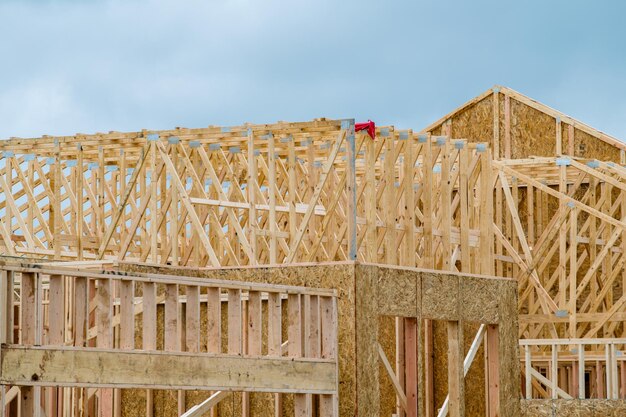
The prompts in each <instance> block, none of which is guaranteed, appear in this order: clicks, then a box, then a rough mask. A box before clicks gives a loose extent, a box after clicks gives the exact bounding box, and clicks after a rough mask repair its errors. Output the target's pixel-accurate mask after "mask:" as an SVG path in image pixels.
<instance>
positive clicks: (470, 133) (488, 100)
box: [425, 88, 620, 163]
mask: <svg viewBox="0 0 626 417" xmlns="http://www.w3.org/2000/svg"><path fill="white" fill-rule="evenodd" d="M497 90H498V91H499V93H498V113H499V114H498V116H499V117H498V125H499V131H498V133H499V135H498V136H499V141H498V146H499V149H500V155H499V156H500V158H505V157H506V155H505V149H506V140H507V139H506V138H507V130H506V114H505V105H504V96H505V94H506V95H510V99H509V100H510V110H509V111H510V113H509V132H508V137H509V140H510V150H511V155H510V158H514V159H516V158H528V157H530V156H555V155H556V151H557V139H556V137H557V131H556V129H557V128H556V117H557V115H560V116H558V117H560V118H561V119H562V120H561V130H562V153H564V154H565V153H568V144H569V132H568V129H569V126H570V125H571V124H573V125H574V156H578V157H582V158H588V159H598V160H602V161H612V162H616V163H619V162H620V149H619V148H618V147H617V146H615V145H613V144H612V143H607V142H606V141H605V140H603V138H602V137H604V136H607V135H604V134H602V133H601V132H598V131H595V129H593V128H588V129H587V131H584V130H583V129H582V128H581V126H582V123H579V122H578V121H576V120H573V119H571V118H570V117H568V116H566V115H564V114H561V113H559V112H557V111H555V110H552V109H549V110H548V108H546V107H545V106H544V105H542V104H541V103H538V102H535V101H534V100H532V99H529V98H527V97H524V96H523V95H521V94H519V93H517V92H514V91H513V90H510V89H508V88H497ZM514 96H519V97H520V99H521V100H524V101H520V100H518V99H516V97H514ZM527 103H534V104H535V105H534V106H530V105H528V104H527ZM446 123H449V124H450V126H451V129H450V132H449V134H450V135H451V137H453V138H463V139H467V140H468V141H470V142H486V143H489V144H490V145H491V146H492V148H494V138H495V135H494V110H493V92H492V91H491V90H490V91H488V92H485V93H483V94H481V95H480V96H478V97H476V98H475V99H472V100H471V101H470V102H468V104H466V105H464V106H462V107H460V108H459V109H457V110H455V111H453V112H452V113H450V114H448V115H446V116H444V117H442V118H441V119H440V120H439V121H437V122H436V123H434V124H432V125H430V126H429V127H427V128H426V129H425V131H427V132H430V133H431V134H433V135H443V134H446V128H445V127H444V125H445V124H446ZM590 131H595V132H597V134H596V135H592V134H590V133H588V132H590ZM609 140H613V141H617V140H616V139H614V138H609ZM496 158H497V156H496Z"/></svg>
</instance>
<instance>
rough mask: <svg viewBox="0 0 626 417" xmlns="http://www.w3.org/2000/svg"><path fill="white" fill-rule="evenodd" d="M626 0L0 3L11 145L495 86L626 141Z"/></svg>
mask: <svg viewBox="0 0 626 417" xmlns="http://www.w3.org/2000/svg"><path fill="white" fill-rule="evenodd" d="M624 16H626V2H624V1H620V0H614V1H603V0H595V1H576V0H569V1H564V0H563V1H561V0H540V1H534V0H532V1H515V2H508V1H502V0H500V1H479V0H474V1H441V0H440V1H427V2H425V1H415V0H413V1H411V0H407V1H380V2H373V1H367V0H361V1H345V0H343V1H327V0H316V1H275V0H257V1H252V0H250V1H248V0H229V1H207V0H203V1H200V0H187V1H182V0H178V1H175V0H171V1H170V0H124V1H122V0H120V1H106V0H102V1H99V0H92V1H87V0H84V1H83V0H56V1H55V0H48V1H46V0H39V1H37V0H30V1H29V0H19V1H18V0H14V1H12V0H8V1H7V0H0V138H7V137H10V136H21V137H27V136H39V135H42V134H49V135H61V134H74V133H77V132H83V133H91V132H98V131H109V130H119V131H125V130H138V129H142V128H147V129H165V128H172V127H175V126H184V127H202V126H206V125H209V124H214V125H237V124H241V123H243V122H255V123H269V122H274V121H277V120H287V121H301V120H310V119H312V118H316V117H329V118H347V117H351V118H355V119H357V121H360V120H367V119H372V120H374V121H376V122H377V123H378V124H395V125H396V126H398V127H400V128H415V129H418V128H422V127H424V126H426V125H427V124H429V123H430V122H432V121H434V120H436V119H438V118H439V117H441V116H443V115H444V114H445V113H447V112H449V111H451V110H453V109H454V108H456V107H457V106H459V105H460V104H462V103H463V102H465V101H467V100H468V99H470V98H472V97H474V96H476V95H478V94H480V93H481V92H483V91H484V90H486V89H488V88H490V87H491V86H492V85H494V84H503V85H507V86H509V87H511V88H513V89H515V90H518V91H520V92H522V93H524V94H526V95H528V96H530V97H532V98H535V99H537V100H539V101H541V102H543V103H545V104H547V105H549V106H551V107H554V108H556V109H558V110H561V111H563V112H565V113H567V114H569V115H571V116H573V117H575V118H578V119H580V120H582V121H584V122H586V123H588V124H590V125H592V126H593V127H596V128H598V129H600V130H603V131H606V132H607V133H609V134H612V135H615V136H617V137H619V138H621V139H624V140H626V29H625V28H626V25H625V24H624Z"/></svg>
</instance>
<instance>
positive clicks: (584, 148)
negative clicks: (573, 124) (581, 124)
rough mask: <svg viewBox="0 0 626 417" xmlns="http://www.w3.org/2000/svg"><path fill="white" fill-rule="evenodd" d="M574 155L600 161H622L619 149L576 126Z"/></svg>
mask: <svg viewBox="0 0 626 417" xmlns="http://www.w3.org/2000/svg"><path fill="white" fill-rule="evenodd" d="M574 155H575V156H579V157H581V158H588V159H598V160H600V161H612V162H616V163H619V162H620V150H619V149H617V148H616V147H615V146H612V145H609V144H608V143H606V142H603V141H601V140H599V139H597V138H595V137H593V136H591V135H590V134H588V133H586V132H583V131H582V130H578V129H576V128H574Z"/></svg>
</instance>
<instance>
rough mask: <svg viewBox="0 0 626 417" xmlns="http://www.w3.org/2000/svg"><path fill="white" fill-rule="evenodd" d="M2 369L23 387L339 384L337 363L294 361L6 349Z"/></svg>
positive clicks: (301, 389)
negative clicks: (97, 364)
mask: <svg viewBox="0 0 626 417" xmlns="http://www.w3.org/2000/svg"><path fill="white" fill-rule="evenodd" d="M18 363H19V364H21V365H20V366H17V364H18ZM94 363H99V364H101V365H102V366H98V367H94V366H91V365H90V364H94ZM0 366H1V369H2V376H1V377H0V382H2V383H3V384H11V385H25V386H40V385H59V386H64V387H65V386H85V387H117V388H152V389H189V390H234V391H253V390H254V391H259V392H283V393H312V394H334V393H335V392H336V384H337V375H336V365H335V363H334V361H327V360H322V359H304V358H293V357H292V358H263V357H260V358H259V357H256V358H252V357H240V356H233V355H213V354H203V353H186V352H156V351H153V352H143V351H134V352H122V351H113V350H108V349H98V350H94V349H80V350H77V349H74V348H68V347H65V348H63V347H55V348H52V347H51V348H43V347H33V348H25V347H15V346H12V347H7V348H3V355H2V363H1V364H0ZM190 370H193V372H190ZM33 375H37V378H35V379H37V380H36V381H34V380H33V378H32V376H33Z"/></svg>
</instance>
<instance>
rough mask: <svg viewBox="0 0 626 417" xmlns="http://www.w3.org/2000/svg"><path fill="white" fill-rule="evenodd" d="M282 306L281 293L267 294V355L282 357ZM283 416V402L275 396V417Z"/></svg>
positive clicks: (277, 395) (278, 396)
mask: <svg viewBox="0 0 626 417" xmlns="http://www.w3.org/2000/svg"><path fill="white" fill-rule="evenodd" d="M281 346H282V305H281V297H280V293H277V292H270V293H268V294H267V354H268V356H271V357H281V356H282V348H281ZM282 415H283V401H282V396H281V395H280V394H276V395H275V396H274V416H276V417H281V416H282Z"/></svg>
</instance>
